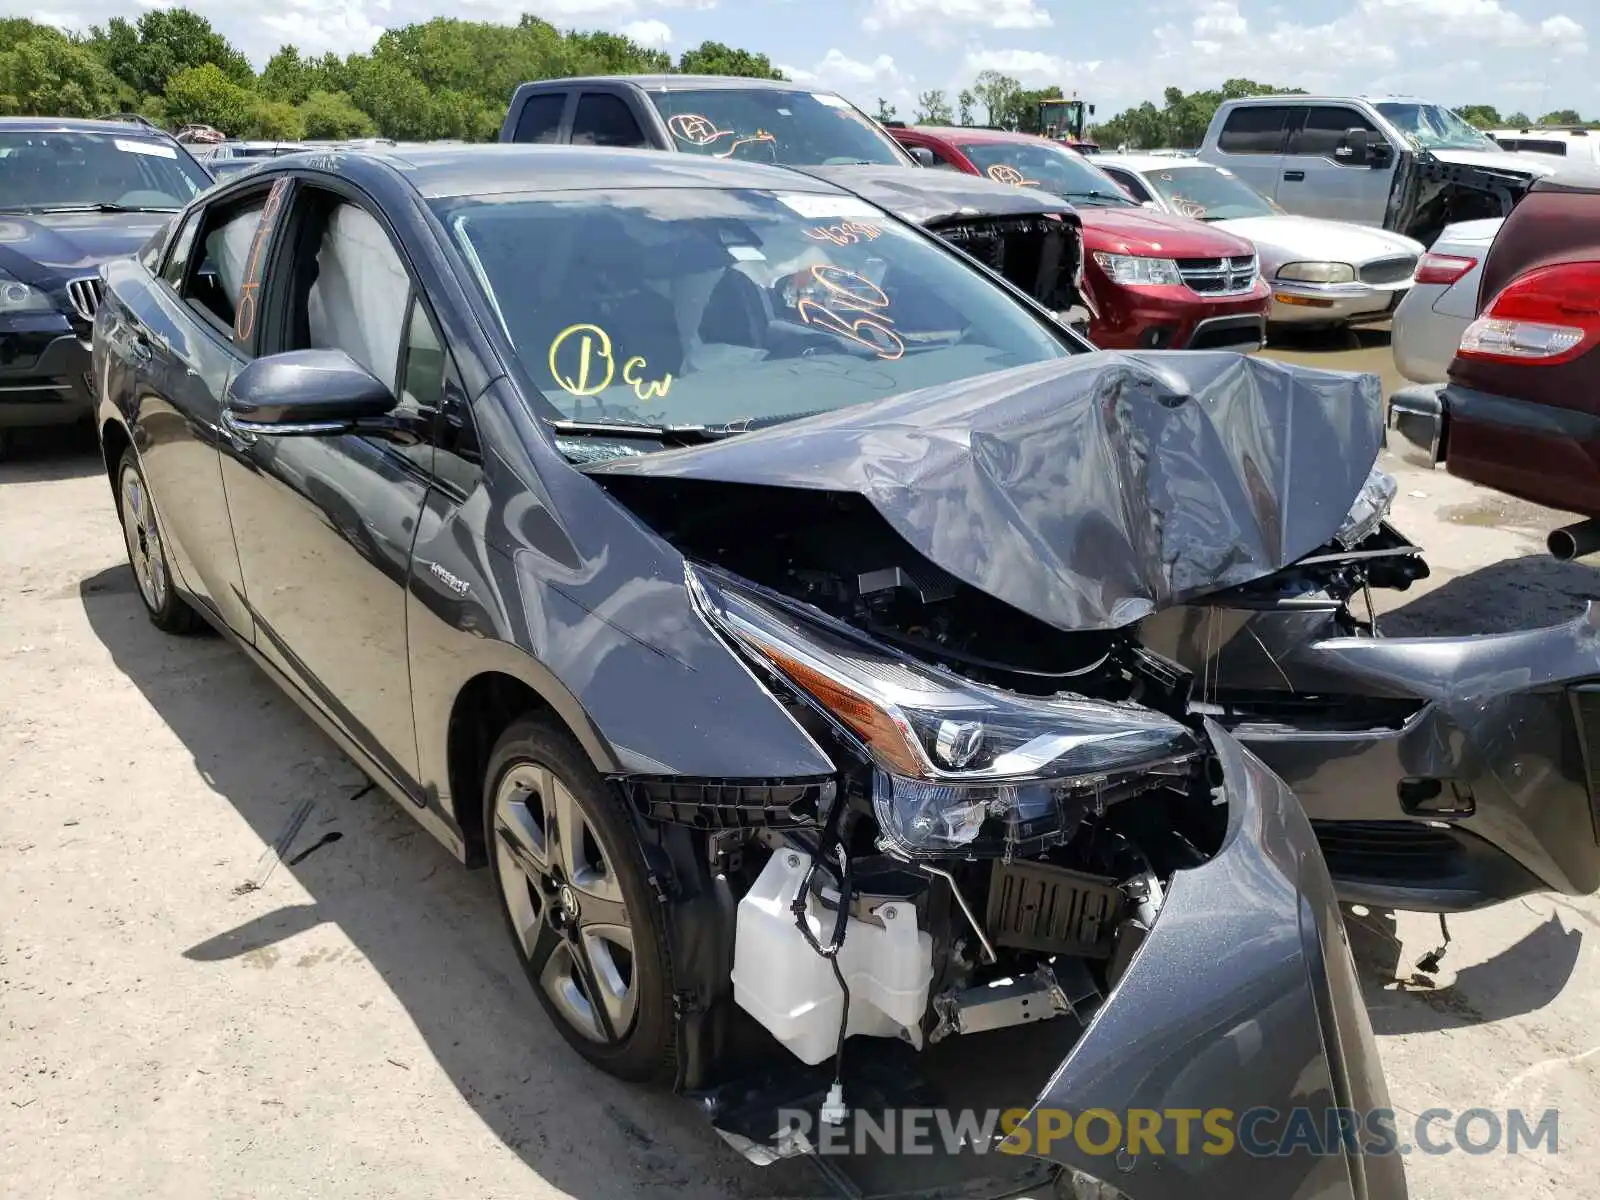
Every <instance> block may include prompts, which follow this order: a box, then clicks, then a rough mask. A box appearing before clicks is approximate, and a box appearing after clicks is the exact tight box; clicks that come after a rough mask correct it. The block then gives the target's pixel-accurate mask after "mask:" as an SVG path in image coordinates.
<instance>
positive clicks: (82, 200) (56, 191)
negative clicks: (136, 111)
mask: <svg viewBox="0 0 1600 1200" xmlns="http://www.w3.org/2000/svg"><path fill="white" fill-rule="evenodd" d="M210 186H211V178H210V176H208V175H207V174H206V173H205V171H204V170H202V169H201V167H200V166H199V164H197V163H196V162H194V160H192V159H191V158H190V157H189V156H188V154H186V153H185V152H184V151H182V150H180V149H178V147H176V146H174V145H173V144H172V143H171V142H168V141H157V140H156V139H154V138H148V137H138V136H127V137H123V136H118V135H114V134H103V133H61V132H48V133H11V132H6V133H0V209H5V210H9V211H12V212H18V211H31V212H48V211H52V210H62V209H85V208H97V207H100V206H102V205H114V206H116V207H119V208H135V209H139V208H155V209H178V208H182V207H183V206H184V205H185V204H187V203H188V202H189V199H190V197H192V196H194V195H195V194H197V193H198V192H200V191H203V190H204V189H205V188H208V187H210Z"/></svg>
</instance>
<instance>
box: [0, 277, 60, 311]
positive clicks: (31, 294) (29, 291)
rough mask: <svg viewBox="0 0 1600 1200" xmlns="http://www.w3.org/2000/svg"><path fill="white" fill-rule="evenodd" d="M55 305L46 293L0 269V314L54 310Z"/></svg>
mask: <svg viewBox="0 0 1600 1200" xmlns="http://www.w3.org/2000/svg"><path fill="white" fill-rule="evenodd" d="M55 307H56V305H55V301H53V300H51V299H50V297H49V295H48V294H47V293H45V292H41V291H40V290H39V289H38V288H36V287H33V286H32V285H30V284H26V283H23V282H22V281H21V280H19V279H13V278H12V277H11V276H10V275H7V274H6V273H5V272H4V271H0V314H4V313H25V312H54V311H55Z"/></svg>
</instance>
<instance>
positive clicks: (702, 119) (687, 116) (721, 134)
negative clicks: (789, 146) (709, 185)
mask: <svg viewBox="0 0 1600 1200" xmlns="http://www.w3.org/2000/svg"><path fill="white" fill-rule="evenodd" d="M667 128H668V129H670V130H672V136H673V137H675V138H677V139H678V140H679V141H680V142H687V143H689V145H691V146H697V147H705V146H709V145H711V143H712V142H715V141H718V140H720V139H721V138H726V137H731V138H733V139H734V140H733V142H732V143H730V144H729V146H728V148H727V149H726V150H719V151H718V152H717V153H716V154H714V155H712V157H713V158H729V157H731V156H732V155H733V152H734V151H735V150H737V149H738V148H739V147H740V146H748V145H750V144H752V143H755V142H776V141H777V140H778V139H777V137H776V136H774V135H773V134H770V133H768V132H767V131H766V130H765V129H758V130H756V131H755V132H754V133H752V134H748V135H746V136H744V137H740V136H739V135H738V134H737V133H735V132H734V131H733V130H731V129H718V128H717V124H716V122H715V121H713V120H712V119H711V118H710V117H707V116H703V115H702V114H700V113H674V114H673V115H672V116H671V117H669V118H668V119H667Z"/></svg>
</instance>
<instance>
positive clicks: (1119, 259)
mask: <svg viewBox="0 0 1600 1200" xmlns="http://www.w3.org/2000/svg"><path fill="white" fill-rule="evenodd" d="M1094 261H1095V262H1097V263H1099V264H1100V269H1101V270H1102V271H1104V272H1105V273H1106V274H1107V275H1108V276H1110V278H1111V282H1112V283H1116V284H1122V285H1123V286H1137V285H1140V284H1144V285H1149V284H1158V283H1182V282H1183V276H1182V275H1180V274H1179V273H1178V264H1177V263H1176V262H1174V261H1173V260H1172V259H1170V258H1143V257H1140V256H1139V255H1136V254H1106V253H1104V252H1103V251H1100V250H1096V251H1095V252H1094Z"/></svg>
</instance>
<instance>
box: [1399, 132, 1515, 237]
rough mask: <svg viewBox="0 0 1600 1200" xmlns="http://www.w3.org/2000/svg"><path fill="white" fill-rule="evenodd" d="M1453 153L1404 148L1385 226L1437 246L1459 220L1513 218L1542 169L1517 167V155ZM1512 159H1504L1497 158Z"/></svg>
mask: <svg viewBox="0 0 1600 1200" xmlns="http://www.w3.org/2000/svg"><path fill="white" fill-rule="evenodd" d="M1454 157H1456V158H1458V159H1461V161H1455V162H1452V161H1450V158H1451V155H1450V154H1449V152H1447V151H1440V152H1438V153H1433V152H1430V151H1426V150H1404V151H1402V152H1401V153H1400V155H1399V158H1398V161H1397V163H1396V165H1395V173H1394V182H1393V184H1392V185H1391V186H1390V189H1389V203H1388V207H1387V210H1386V211H1385V213H1384V221H1383V227H1384V228H1385V229H1392V230H1394V231H1395V232H1396V233H1403V234H1405V235H1406V236H1407V237H1411V238H1415V239H1416V240H1417V241H1419V242H1421V243H1422V244H1423V245H1424V246H1431V245H1433V243H1434V242H1435V241H1436V240H1438V237H1439V235H1440V234H1441V233H1443V232H1444V227H1445V226H1446V225H1453V224H1455V223H1456V222H1458V221H1474V220H1478V219H1481V218H1490V217H1505V216H1509V215H1510V213H1511V210H1512V209H1513V208H1515V207H1516V205H1517V202H1518V201H1520V200H1521V199H1522V197H1523V196H1525V195H1527V192H1528V189H1529V188H1530V187H1532V186H1533V181H1534V179H1535V178H1537V173H1536V172H1534V171H1532V170H1527V171H1522V170H1517V169H1515V167H1514V166H1513V165H1512V162H1513V161H1514V160H1513V156H1511V155H1510V154H1505V155H1492V156H1491V155H1478V156H1477V158H1478V159H1483V160H1489V161H1475V160H1474V158H1472V157H1470V156H1464V155H1461V154H1457V155H1455V156H1454ZM1498 159H1505V160H1508V161H1506V162H1504V163H1501V162H1498V161H1493V160H1498Z"/></svg>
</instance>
